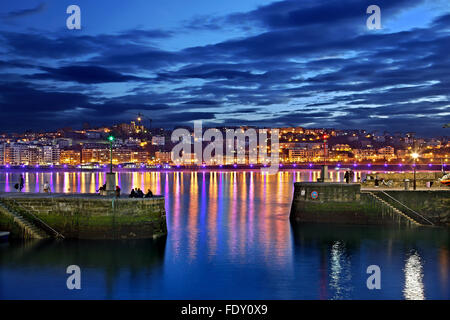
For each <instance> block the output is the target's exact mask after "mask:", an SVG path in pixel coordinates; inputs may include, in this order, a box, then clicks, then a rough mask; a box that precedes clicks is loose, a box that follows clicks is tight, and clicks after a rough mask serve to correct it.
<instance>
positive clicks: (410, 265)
mask: <svg viewBox="0 0 450 320" xmlns="http://www.w3.org/2000/svg"><path fill="white" fill-rule="evenodd" d="M404 271H405V287H404V288H403V294H404V296H405V299H406V300H424V299H425V292H424V285H423V266H422V258H421V257H420V255H419V254H418V253H417V252H416V251H412V252H411V253H410V254H409V257H408V258H407V259H406V264H405V269H404Z"/></svg>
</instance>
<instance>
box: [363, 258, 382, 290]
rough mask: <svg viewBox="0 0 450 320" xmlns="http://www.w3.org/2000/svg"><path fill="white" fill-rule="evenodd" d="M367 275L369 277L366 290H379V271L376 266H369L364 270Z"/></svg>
mask: <svg viewBox="0 0 450 320" xmlns="http://www.w3.org/2000/svg"><path fill="white" fill-rule="evenodd" d="M366 273H367V274H370V276H369V277H368V278H367V281H366V286H367V289H369V290H373V289H377V290H380V289H381V269H380V267H379V266H377V265H376V264H373V265H370V266H368V267H367V270H366Z"/></svg>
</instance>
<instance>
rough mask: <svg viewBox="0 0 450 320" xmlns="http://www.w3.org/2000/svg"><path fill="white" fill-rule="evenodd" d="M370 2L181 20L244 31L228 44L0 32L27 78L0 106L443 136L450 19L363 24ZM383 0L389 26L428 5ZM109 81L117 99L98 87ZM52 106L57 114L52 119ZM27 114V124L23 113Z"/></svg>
mask: <svg viewBox="0 0 450 320" xmlns="http://www.w3.org/2000/svg"><path fill="white" fill-rule="evenodd" d="M369 4H372V3H370V2H369V1H359V0H346V1H322V0H315V1H312V0H305V1H290V0H286V1H277V2H274V3H271V4H268V5H265V6H260V7H258V8H256V9H255V10H252V11H249V12H242V13H235V14H231V15H226V16H217V17H216V16H211V17H210V19H207V20H205V21H204V23H203V25H202V23H201V21H200V20H198V17H197V23H196V24H195V26H191V27H186V26H184V27H185V29H184V33H183V35H182V36H183V37H188V38H189V41H188V42H189V43H195V39H196V37H197V33H196V32H197V31H193V28H197V29H198V28H203V27H205V25H206V26H208V27H209V28H211V29H210V30H209V32H211V33H214V32H218V33H220V32H223V30H224V29H233V31H236V30H238V31H236V32H234V33H233V35H234V36H233V37H229V38H227V39H226V40H223V41H218V42H214V41H210V43H209V44H206V45H196V46H189V47H185V48H180V49H176V50H175V49H173V50H168V49H167V48H169V47H170V46H167V45H166V46H165V45H160V44H164V43H165V42H164V41H169V42H174V41H177V40H178V39H179V38H177V37H179V36H180V35H179V34H175V33H174V32H172V31H165V30H143V29H127V30H124V31H122V32H116V33H114V34H99V35H86V34H85V35H81V36H78V35H77V36H67V34H66V33H60V34H59V33H54V34H44V33H37V32H31V33H20V32H6V31H1V32H0V44H1V45H2V48H3V50H4V54H3V55H2V56H1V61H0V69H1V70H2V72H3V82H2V80H0V84H2V83H5V82H6V83H8V84H11V83H13V81H17V79H20V81H21V82H20V84H19V83H18V84H17V86H16V87H14V88H12V92H17V95H16V96H15V97H14V99H11V94H8V93H7V92H5V91H0V103H1V104H2V106H7V107H8V108H13V109H14V110H20V109H26V110H27V112H29V113H30V114H36V115H37V116H38V118H39V119H41V120H40V121H42V122H45V123H48V124H50V123H54V124H55V125H58V124H59V123H61V121H62V120H61V119H64V121H67V122H70V118H71V117H75V116H76V117H77V119H81V118H83V119H90V120H89V122H91V123H95V121H96V119H100V118H101V119H102V121H103V120H104V121H107V122H113V121H115V120H118V119H120V117H121V116H122V115H123V112H122V111H128V110H137V111H139V110H142V111H144V112H148V114H149V115H150V116H151V117H152V118H155V119H156V120H157V121H156V122H155V123H159V124H160V125H167V126H173V125H182V124H183V122H185V121H192V120H197V119H202V120H205V121H208V122H209V123H215V124H218V125H220V124H230V123H233V124H236V125H239V124H252V125H266V126H270V125H272V126H274V125H277V126H282V125H307V126H320V127H324V126H332V127H336V128H348V127H354V128H364V129H368V130H370V129H377V130H382V129H385V130H388V131H389V130H395V131H400V129H405V130H408V131H410V130H411V129H412V128H411V126H408V124H414V125H417V127H415V128H413V129H414V130H415V131H418V132H419V133H423V134H443V133H444V132H443V130H442V129H440V128H441V127H442V123H444V122H449V121H448V119H447V118H448V116H447V114H448V108H449V105H448V102H447V101H448V100H449V92H448V88H449V87H450V72H449V67H450V58H449V55H448V52H449V50H450V47H449V46H450V15H449V14H448V13H447V12H441V15H440V16H437V17H436V18H435V19H434V20H433V21H431V22H430V23H428V24H418V25H416V26H414V27H411V28H406V29H405V30H403V29H402V30H401V31H396V30H393V29H392V28H391V29H384V30H381V31H368V30H367V29H366V27H365V19H366V18H367V15H366V13H365V9H366V8H367V6H368V5H369ZM377 4H378V5H379V6H380V7H381V8H382V17H383V25H387V26H389V21H393V19H396V17H398V16H399V15H400V14H401V13H403V12H405V11H408V10H411V9H412V8H414V6H417V5H424V4H426V2H424V1H420V0H412V1H406V0H400V1H387V0H380V2H379V3H377ZM191 22H194V20H192V21H191ZM248 28H250V29H251V32H247V31H246V30H247V29H248ZM224 34H225V33H224ZM236 34H239V36H235V35H236ZM221 35H223V34H221ZM220 38H221V39H223V38H225V37H224V36H223V37H220ZM17 69H19V70H17ZM30 70H32V71H30ZM49 80H51V81H49ZM72 82H73V83H72ZM75 84H76V85H75ZM109 85H111V86H112V85H114V86H118V87H119V88H121V90H122V95H120V93H116V94H115V95H116V97H114V98H111V97H107V95H106V94H103V92H102V90H103V89H104V88H110V87H108V86H109ZM19 92H22V96H24V98H21V95H20V94H19ZM123 92H126V93H123ZM66 94H67V96H66ZM26 95H30V96H31V97H33V101H31V100H30V99H28V98H27V97H25V96H26ZM117 96H118V97H117ZM53 99H54V100H53ZM65 99H69V100H70V101H72V102H64V101H65ZM43 104H45V106H40V105H43ZM196 109H199V110H201V111H202V112H193V111H194V110H196ZM5 110H6V109H5ZM52 110H53V111H52ZM105 110H109V111H108V112H107V113H106V112H105ZM206 111H208V112H206ZM52 112H54V114H57V117H56V119H57V121H53V122H52V121H51V120H50V118H51V114H52ZM12 114H13V115H14V114H15V113H14V112H13V113H12ZM21 119H22V122H24V125H23V127H26V125H25V121H28V120H27V119H28V118H27V117H26V116H25V117H22V118H21ZM29 119H30V121H32V119H31V117H30V118H29ZM64 121H63V122H64ZM441 122H442V123H441ZM420 124H421V125H420ZM4 125H5V127H8V126H10V124H8V123H7V122H4ZM2 128H3V127H2ZM398 128H400V129H398Z"/></svg>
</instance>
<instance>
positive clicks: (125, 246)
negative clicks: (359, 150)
mask: <svg viewBox="0 0 450 320" xmlns="http://www.w3.org/2000/svg"><path fill="white" fill-rule="evenodd" d="M19 174H20V173H12V172H9V173H6V174H5V173H0V192H3V191H6V192H15V189H14V184H15V183H17V181H18V179H19ZM23 174H24V178H25V182H26V183H25V188H24V190H25V191H26V192H35V191H36V190H39V191H41V192H42V185H43V183H45V181H48V182H49V183H51V184H52V189H53V191H54V192H68V193H70V192H95V190H97V189H98V187H99V186H101V185H102V184H103V183H104V182H105V181H106V177H105V173H104V172H52V173H49V172H45V173H44V172H39V173H36V172H24V173H23ZM342 174H343V172H341V173H339V176H337V175H336V173H334V177H333V179H334V180H337V179H342ZM361 174H364V172H362V173H361V172H357V175H358V176H359V175H361ZM318 177H319V172H318V171H317V170H299V171H296V172H292V171H284V172H279V173H277V174H276V175H266V174H260V172H259V171H253V172H251V171H248V172H242V171H236V172H225V171H224V172H219V171H217V172H207V171H205V172H203V171H199V172H175V173H173V172H122V173H120V174H118V175H117V182H118V183H119V184H120V186H121V188H122V191H123V193H128V192H129V190H130V189H131V188H134V187H139V188H141V189H142V190H144V191H146V190H147V189H149V188H150V189H151V190H152V191H153V192H154V193H155V194H160V193H162V194H163V195H164V197H165V200H166V211H167V223H168V229H169V234H168V236H167V240H166V241H165V243H164V245H163V249H161V246H160V245H158V246H156V245H154V244H153V243H152V242H148V241H147V242H145V241H144V242H107V243H104V242H95V241H94V242H92V241H90V242H83V241H81V242H61V243H57V244H54V243H52V244H48V245H38V246H36V247H37V248H38V249H35V248H34V249H30V248H28V249H27V250H25V249H24V247H23V246H22V245H18V244H15V245H11V246H6V247H5V246H2V247H0V255H1V257H2V259H0V298H13V299H14V298H20V297H25V298H68V299H72V298H87V299H89V298H96V299H102V298H112V299H147V298H148V299H233V298H234V299H356V298H358V299H419V298H425V299H448V298H449V290H450V285H449V278H448V275H449V271H450V269H449V262H448V259H449V254H448V252H449V237H448V232H446V231H444V232H442V231H441V230H437V229H434V228H433V229H425V230H419V229H398V228H381V227H378V226H374V227H363V226H338V225H317V224H313V225H296V224H291V223H290V222H289V219H288V217H289V211H290V205H291V199H292V192H293V182H294V181H314V180H315V179H317V178H318ZM411 250H414V251H411ZM25 251H26V253H24V252H25ZM3 257H5V258H4V259H3ZM405 257H406V258H405ZM75 262H76V263H77V264H80V266H81V267H82V268H83V267H86V268H88V269H87V270H86V271H85V277H86V281H87V282H86V286H85V288H86V290H83V292H79V293H74V292H67V290H64V286H60V285H59V282H60V279H63V282H62V283H63V284H64V283H65V279H66V275H65V268H66V267H67V265H69V264H74V263H75ZM372 264H377V265H379V266H380V268H381V270H382V271H381V272H382V280H381V287H382V290H379V291H378V290H368V289H367V288H366V280H367V277H368V275H367V274H366V268H367V266H368V265H372ZM83 270H84V269H83ZM30 279H33V280H30ZM102 279H104V283H103V282H102V281H103V280H102ZM94 284H95V285H94ZM90 285H91V286H93V287H90ZM38 286H39V288H40V289H39V288H37V287H38ZM42 288H45V289H42ZM38 289H39V290H38ZM42 290H43V291H42ZM38 293H40V294H38Z"/></svg>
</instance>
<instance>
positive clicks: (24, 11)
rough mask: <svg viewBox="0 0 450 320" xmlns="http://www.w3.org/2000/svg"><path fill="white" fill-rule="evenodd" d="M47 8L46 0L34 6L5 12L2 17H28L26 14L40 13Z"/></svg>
mask: <svg viewBox="0 0 450 320" xmlns="http://www.w3.org/2000/svg"><path fill="white" fill-rule="evenodd" d="M45 8H46V4H45V3H44V2H42V3H40V4H38V5H37V6H36V7H33V8H29V9H22V10H15V11H10V12H8V13H7V14H5V15H4V16H3V17H2V18H4V19H15V18H22V17H26V16H29V15H32V14H36V13H40V12H42V11H44V10H45Z"/></svg>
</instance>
